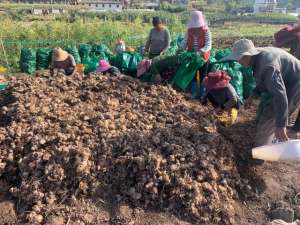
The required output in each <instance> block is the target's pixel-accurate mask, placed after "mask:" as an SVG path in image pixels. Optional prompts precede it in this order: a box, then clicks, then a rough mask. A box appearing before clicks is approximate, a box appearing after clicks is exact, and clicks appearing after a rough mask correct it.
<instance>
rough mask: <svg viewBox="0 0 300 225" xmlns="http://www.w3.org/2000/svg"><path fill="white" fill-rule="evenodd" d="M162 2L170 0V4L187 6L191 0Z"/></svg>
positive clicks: (162, 0)
mask: <svg viewBox="0 0 300 225" xmlns="http://www.w3.org/2000/svg"><path fill="white" fill-rule="evenodd" d="M161 2H168V3H170V4H175V5H181V6H187V5H188V4H189V0H161Z"/></svg>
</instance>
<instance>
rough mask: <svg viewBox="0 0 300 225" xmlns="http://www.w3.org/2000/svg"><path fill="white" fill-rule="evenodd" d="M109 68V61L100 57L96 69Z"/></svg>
mask: <svg viewBox="0 0 300 225" xmlns="http://www.w3.org/2000/svg"><path fill="white" fill-rule="evenodd" d="M110 68H111V65H110V64H109V62H107V61H106V60H104V59H101V60H100V61H99V66H98V69H97V71H98V72H105V71H107V70H109V69H110Z"/></svg>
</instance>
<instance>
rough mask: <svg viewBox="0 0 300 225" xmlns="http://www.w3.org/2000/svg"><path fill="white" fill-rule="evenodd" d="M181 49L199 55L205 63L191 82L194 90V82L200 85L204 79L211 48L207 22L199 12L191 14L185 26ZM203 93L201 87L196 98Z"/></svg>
mask: <svg viewBox="0 0 300 225" xmlns="http://www.w3.org/2000/svg"><path fill="white" fill-rule="evenodd" d="M182 48H183V49H187V50H188V51H193V52H197V53H199V54H200V55H201V56H202V57H203V59H204V60H205V61H206V64H204V66H203V67H202V68H199V72H198V73H197V75H196V77H195V79H194V80H193V82H192V89H195V85H197V83H196V82H198V83H201V82H202V80H203V79H204V77H205V76H206V75H207V70H208V65H209V62H208V60H209V57H210V51H211V48H212V37H211V32H210V31H209V29H208V25H207V21H206V20H205V17H204V15H203V13H202V12H201V11H194V12H192V17H191V20H190V21H189V23H188V25H187V32H186V34H185V38H184V40H183V42H182ZM199 76H200V77H199ZM198 85H199V84H198ZM193 86H194V87H193ZM198 88H199V87H198ZM204 93H205V90H204V87H203V86H201V90H200V94H199V95H200V96H198V97H203V95H204ZM194 97H197V96H194Z"/></svg>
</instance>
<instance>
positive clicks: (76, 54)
mask: <svg viewBox="0 0 300 225" xmlns="http://www.w3.org/2000/svg"><path fill="white" fill-rule="evenodd" d="M65 51H67V52H68V53H69V54H71V55H72V56H73V57H74V59H75V62H76V64H81V57H80V54H79V51H78V48H77V47H76V46H67V47H66V48H65ZM84 54H85V53H84Z"/></svg>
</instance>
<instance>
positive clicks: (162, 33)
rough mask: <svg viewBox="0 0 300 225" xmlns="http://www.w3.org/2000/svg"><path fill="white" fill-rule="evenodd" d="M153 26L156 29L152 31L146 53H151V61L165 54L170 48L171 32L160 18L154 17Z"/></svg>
mask: <svg viewBox="0 0 300 225" xmlns="http://www.w3.org/2000/svg"><path fill="white" fill-rule="evenodd" d="M152 25H153V27H154V28H152V30H151V31H150V34H149V37H148V40H147V43H146V46H145V52H146V53H149V59H153V58H154V57H156V56H159V55H162V54H164V53H165V52H166V51H167V50H168V48H169V47H170V42H171V41H170V39H171V37H170V32H169V30H168V29H167V28H166V27H165V26H164V25H163V23H162V21H161V19H160V18H159V17H153V20H152Z"/></svg>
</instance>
